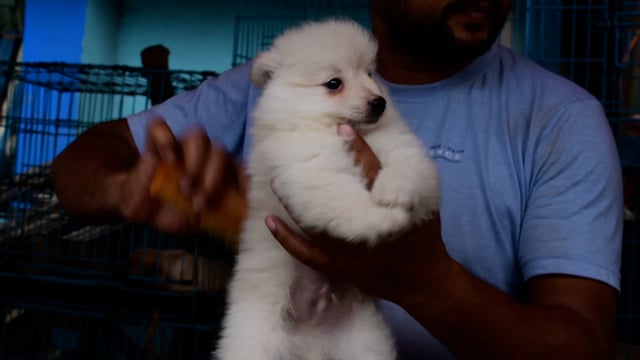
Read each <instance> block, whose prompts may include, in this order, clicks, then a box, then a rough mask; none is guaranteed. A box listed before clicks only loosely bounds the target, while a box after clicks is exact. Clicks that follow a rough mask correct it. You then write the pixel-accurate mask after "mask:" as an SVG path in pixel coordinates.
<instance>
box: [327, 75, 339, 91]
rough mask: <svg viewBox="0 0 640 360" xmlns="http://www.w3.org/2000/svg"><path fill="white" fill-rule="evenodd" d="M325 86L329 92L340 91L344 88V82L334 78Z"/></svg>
mask: <svg viewBox="0 0 640 360" xmlns="http://www.w3.org/2000/svg"><path fill="white" fill-rule="evenodd" d="M324 86H325V87H326V88H327V89H329V90H338V89H340V87H342V80H340V79H339V78H333V79H331V80H329V81H327V82H326V83H325V84H324Z"/></svg>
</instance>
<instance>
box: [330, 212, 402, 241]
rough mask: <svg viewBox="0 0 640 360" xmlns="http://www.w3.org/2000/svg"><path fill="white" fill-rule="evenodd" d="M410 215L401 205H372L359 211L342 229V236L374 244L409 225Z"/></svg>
mask: <svg viewBox="0 0 640 360" xmlns="http://www.w3.org/2000/svg"><path fill="white" fill-rule="evenodd" d="M410 221H411V217H410V214H409V212H408V211H407V210H405V209H404V208H401V207H393V208H392V207H380V206H373V207H370V208H369V209H367V210H365V211H362V212H359V213H358V215H357V216H355V217H353V218H352V219H351V220H350V221H349V223H348V224H345V225H346V226H345V227H344V228H343V229H342V231H343V232H344V233H343V234H340V235H341V237H342V238H346V239H349V240H351V241H355V242H365V243H367V244H369V245H371V246H375V245H376V244H377V243H379V242H380V241H381V240H384V239H389V238H392V237H393V235H395V234H398V233H400V232H402V231H404V230H405V229H407V228H408V227H409V225H410Z"/></svg>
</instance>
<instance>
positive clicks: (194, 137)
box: [182, 131, 211, 179]
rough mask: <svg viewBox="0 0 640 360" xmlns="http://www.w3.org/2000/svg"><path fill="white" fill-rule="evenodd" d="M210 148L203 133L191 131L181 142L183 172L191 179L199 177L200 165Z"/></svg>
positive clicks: (208, 141) (209, 142)
mask: <svg viewBox="0 0 640 360" xmlns="http://www.w3.org/2000/svg"><path fill="white" fill-rule="evenodd" d="M210 148H211V141H210V140H209V138H208V137H207V135H206V134H205V133H204V132H201V131H192V132H190V133H188V134H186V135H185V137H184V139H183V140H182V156H183V158H184V171H185V173H186V175H187V176H189V177H191V178H192V179H197V178H199V177H200V174H201V172H202V164H203V162H204V161H205V160H206V156H207V155H208V154H209V149H210Z"/></svg>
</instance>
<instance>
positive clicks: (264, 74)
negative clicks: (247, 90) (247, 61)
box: [251, 50, 278, 87]
mask: <svg viewBox="0 0 640 360" xmlns="http://www.w3.org/2000/svg"><path fill="white" fill-rule="evenodd" d="M277 67H278V61H277V59H276V54H275V53H274V51H273V50H270V51H263V52H261V53H260V54H258V56H257V57H256V58H255V59H254V60H253V65H252V68H251V81H253V83H254V84H256V85H257V86H259V87H263V86H264V85H265V84H266V83H267V82H268V81H269V80H270V79H271V75H273V72H274V71H275V70H276V68H277Z"/></svg>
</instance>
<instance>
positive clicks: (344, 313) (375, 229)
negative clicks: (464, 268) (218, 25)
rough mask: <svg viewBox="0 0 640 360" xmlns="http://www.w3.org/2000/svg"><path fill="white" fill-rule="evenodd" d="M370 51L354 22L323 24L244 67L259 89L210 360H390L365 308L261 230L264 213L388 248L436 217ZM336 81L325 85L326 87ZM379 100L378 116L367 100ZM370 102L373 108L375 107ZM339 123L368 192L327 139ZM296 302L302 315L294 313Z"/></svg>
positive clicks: (388, 339)
mask: <svg viewBox="0 0 640 360" xmlns="http://www.w3.org/2000/svg"><path fill="white" fill-rule="evenodd" d="M376 52H377V44H376V42H375V41H374V39H373V38H372V36H371V35H370V33H369V32H368V31H366V30H365V29H364V28H362V27H360V26H359V25H357V24H356V23H354V22H351V21H347V20H337V19H329V20H325V21H320V22H309V23H305V24H303V25H301V26H299V27H296V28H292V29H290V30H287V31H286V32H285V33H283V34H282V35H280V36H279V37H278V38H276V40H275V41H274V43H273V46H272V47H271V48H270V49H269V50H268V51H266V52H263V53H261V54H260V55H259V56H258V57H257V59H256V60H255V61H254V63H253V69H252V79H253V81H254V83H255V84H257V85H258V86H261V87H263V88H264V91H263V94H262V95H261V97H260V99H259V101H258V104H257V106H256V108H255V112H254V113H253V119H254V123H253V125H252V137H253V138H252V141H253V143H252V144H253V147H252V151H251V154H250V156H249V159H248V173H249V175H250V179H251V184H250V192H249V207H250V208H249V214H248V218H247V220H246V222H245V225H244V229H243V233H242V236H241V244H240V252H239V255H238V258H237V264H236V268H235V272H234V276H233V279H232V282H231V284H230V287H229V298H228V302H229V307H228V309H227V314H226V317H225V321H224V324H223V330H222V333H221V338H220V341H219V343H218V349H217V351H216V354H215V355H216V356H217V357H218V358H219V359H220V360H260V359H264V360H328V359H334V360H362V359H367V360H390V359H394V358H395V348H394V342H393V339H392V336H391V334H390V332H389V330H388V328H387V327H386V324H385V323H384V321H383V319H382V316H381V314H380V313H379V311H378V308H377V301H376V300H375V299H372V298H371V297H369V296H366V295H364V294H362V293H360V292H359V291H357V290H355V289H353V288H349V287H345V286H340V285H336V284H332V283H329V282H328V281H327V280H326V279H324V278H323V277H322V275H319V274H317V273H314V272H313V271H312V270H310V269H308V268H305V267H304V266H303V265H301V264H300V263H299V262H298V261H297V260H295V259H293V258H292V257H291V256H290V255H288V254H287V253H286V252H285V251H284V250H283V249H282V247H281V246H280V245H279V244H278V243H277V242H276V241H275V240H274V239H273V237H272V236H271V234H270V233H269V231H268V230H267V228H266V226H265V224H264V219H265V217H266V216H267V215H269V214H276V215H278V216H280V217H281V218H283V219H285V220H286V221H287V222H288V224H290V225H291V226H292V227H293V228H294V229H296V230H299V228H298V227H297V226H296V224H295V223H294V222H293V221H292V220H291V218H290V217H289V215H288V214H287V212H286V211H285V209H284V208H283V206H282V205H281V203H280V201H279V200H278V199H277V198H276V197H275V196H274V194H273V192H272V190H271V181H272V179H275V181H276V182H275V184H276V186H277V188H278V192H279V194H281V197H282V199H283V200H284V201H285V203H286V204H287V205H288V208H289V209H290V210H291V211H292V213H293V214H295V217H296V220H297V221H298V222H299V224H300V225H301V226H302V227H304V228H310V229H317V230H322V231H326V232H328V233H329V234H331V235H334V236H336V237H339V238H343V239H345V240H346V241H353V242H366V243H367V244H370V245H371V246H374V245H375V244H376V243H378V242H379V241H393V235H394V234H397V233H398V232H401V231H403V230H404V229H406V228H407V227H409V226H411V225H412V223H415V222H417V221H421V220H424V219H426V218H428V217H429V215H430V214H431V213H432V212H433V211H435V210H437V208H438V201H439V184H438V177H437V174H436V169H435V166H434V164H433V162H432V161H431V159H430V158H429V156H428V155H427V153H426V152H425V150H424V148H423V145H422V143H421V142H420V140H419V139H417V138H416V137H415V136H414V135H413V134H412V133H411V132H410V131H409V129H408V127H407V126H406V124H405V122H404V121H403V120H402V119H401V117H400V116H399V114H398V112H397V111H396V109H395V108H394V107H393V104H392V103H391V101H390V99H389V97H388V96H387V95H386V90H385V89H384V88H383V87H382V86H381V84H379V83H378V82H377V81H376V80H375V78H374V77H373V76H372V73H373V71H374V68H375V58H376ZM332 79H339V80H340V82H339V83H341V86H340V87H339V88H338V89H334V90H331V89H330V88H329V87H331V86H332V85H333V87H335V85H336V82H335V80H334V82H333V83H332V84H331V85H327V84H328V83H329V82H330V80H332ZM380 96H383V97H384V98H385V99H386V109H385V110H384V112H383V113H382V114H381V115H380V114H379V113H380V111H379V109H378V111H377V112H376V111H375V109H373V108H372V105H371V102H372V101H373V100H374V99H376V98H379V97H380ZM378 101H379V100H378ZM345 122H346V123H350V124H352V125H353V126H354V127H355V128H356V129H358V131H359V132H360V133H361V134H362V135H363V136H364V138H365V139H366V141H367V142H368V144H369V145H370V146H371V148H372V149H373V150H374V152H375V153H376V154H377V156H378V157H379V159H380V161H381V163H382V170H381V171H380V173H379V174H378V177H377V178H376V180H375V183H374V185H373V187H372V189H371V191H368V190H367V189H366V179H365V178H364V177H363V176H362V174H361V169H360V168H358V167H356V166H355V165H354V157H353V154H351V153H350V152H349V151H348V150H347V148H346V145H345V141H344V140H343V139H342V138H340V137H339V136H338V135H337V126H338V124H340V123H345ZM301 303H302V305H300V304H301Z"/></svg>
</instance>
